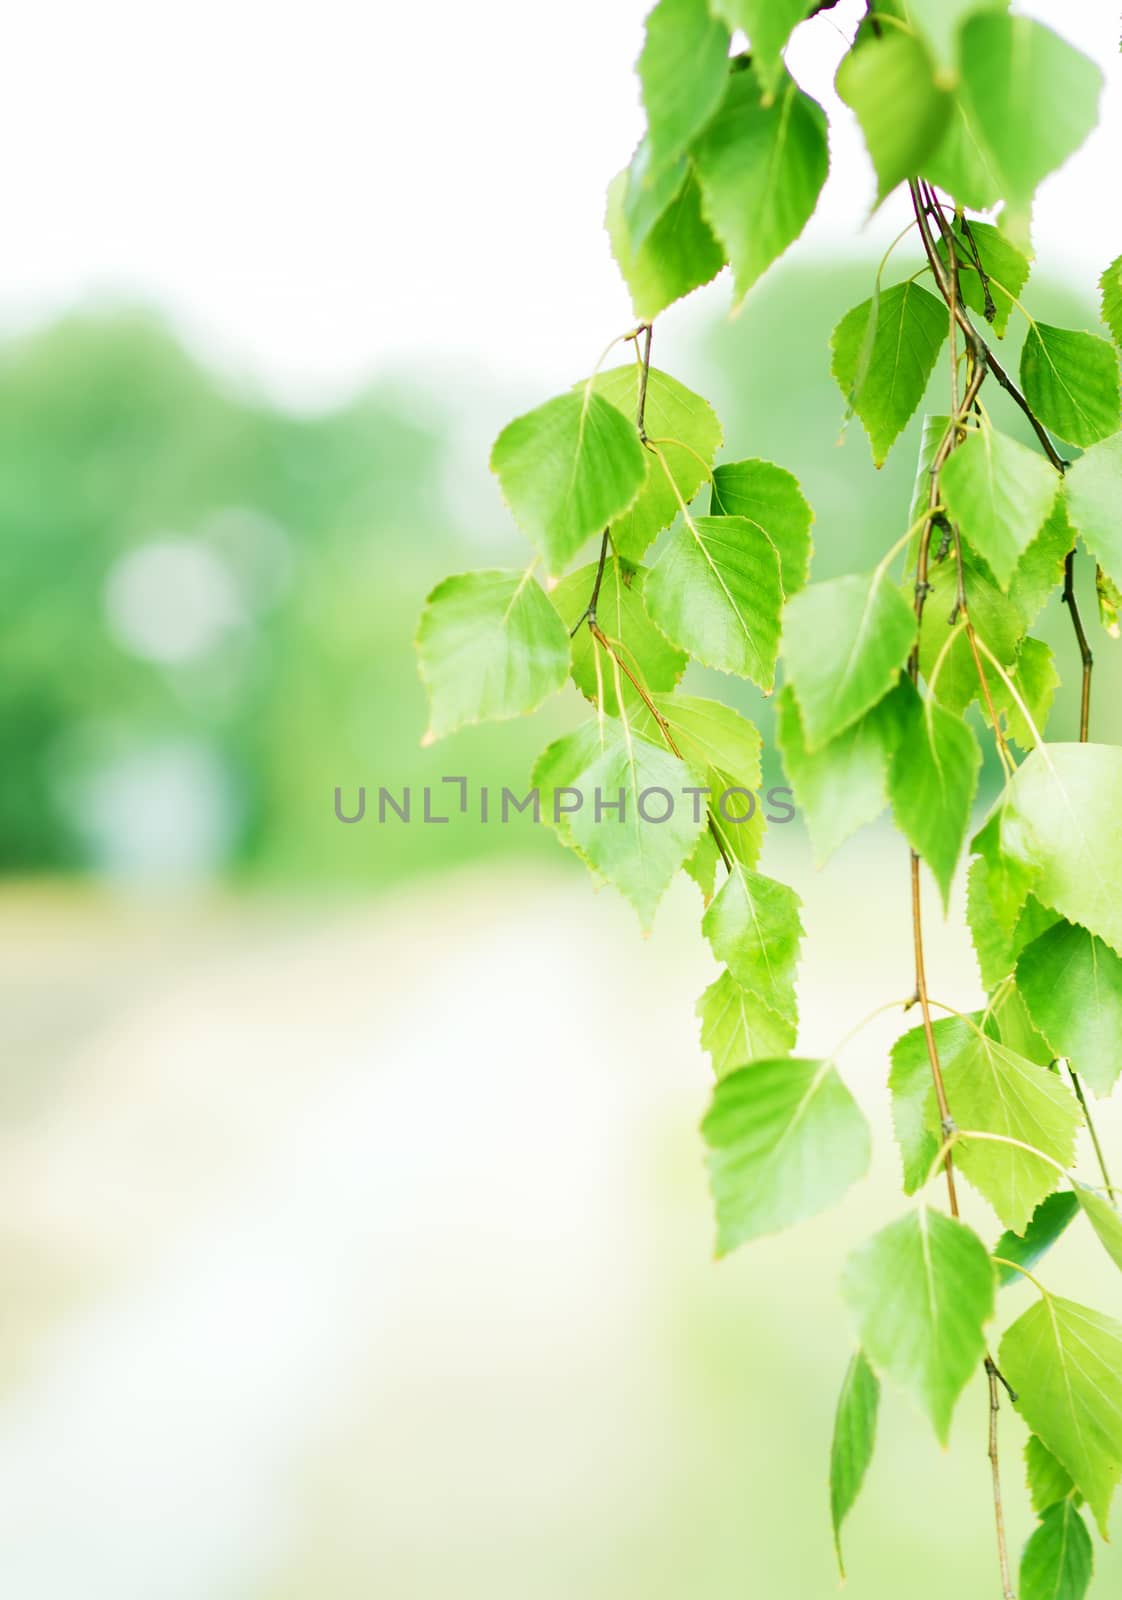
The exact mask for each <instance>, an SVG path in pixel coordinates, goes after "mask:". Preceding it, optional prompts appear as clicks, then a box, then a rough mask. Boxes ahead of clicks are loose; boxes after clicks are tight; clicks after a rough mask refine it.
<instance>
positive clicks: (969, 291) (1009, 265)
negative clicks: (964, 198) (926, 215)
mask: <svg viewBox="0 0 1122 1600" xmlns="http://www.w3.org/2000/svg"><path fill="white" fill-rule="evenodd" d="M967 230H969V231H967ZM953 232H954V236H955V244H956V249H955V257H956V259H957V261H958V292H959V294H960V295H961V296H962V301H963V304H964V305H967V306H969V307H970V309H971V311H976V312H977V313H978V315H979V316H981V317H985V318H986V320H987V322H991V323H992V324H993V331H994V332H995V333H996V334H997V336H998V338H999V339H1000V338H1002V337H1003V336H1004V334H1005V330H1006V328H1008V326H1009V318H1010V316H1011V314H1012V311H1013V302H1014V300H1016V299H1017V298H1018V296H1019V295H1020V293H1021V290H1022V289H1023V288H1024V286H1025V284H1026V283H1027V282H1028V275H1029V257H1028V256H1027V255H1026V254H1025V253H1024V251H1022V250H1018V249H1017V246H1016V245H1015V244H1014V243H1013V241H1012V240H1011V239H1009V238H1008V237H1007V236H1006V235H1005V234H1004V233H1002V231H1001V229H1000V228H995V227H994V226H993V224H992V223H990V222H969V223H963V222H959V221H956V222H955V223H954V225H953ZM937 248H938V251H939V255H940V257H941V258H942V260H943V262H944V264H945V263H946V262H947V261H949V259H950V251H949V249H948V248H947V241H946V239H940V240H939V242H938V246H937ZM979 265H980V267H981V272H979ZM982 274H985V279H986V283H988V285H989V291H990V294H989V301H988V303H987V301H986V292H985V284H983V281H982Z"/></svg>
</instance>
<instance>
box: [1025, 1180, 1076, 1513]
mask: <svg viewBox="0 0 1122 1600" xmlns="http://www.w3.org/2000/svg"><path fill="white" fill-rule="evenodd" d="M1053 1198H1055V1196H1053ZM1065 1199H1070V1200H1071V1201H1072V1202H1073V1204H1072V1209H1073V1210H1074V1211H1078V1209H1079V1207H1078V1206H1077V1205H1075V1204H1074V1200H1075V1197H1074V1195H1066V1196H1065ZM1031 1265H1032V1263H1031V1262H1026V1266H1031ZM1013 1276H1014V1277H1016V1276H1017V1274H1016V1273H1014V1274H1013ZM1025 1477H1026V1480H1027V1483H1028V1491H1029V1500H1030V1501H1031V1503H1032V1509H1033V1510H1034V1511H1035V1512H1036V1514H1037V1516H1038V1517H1039V1516H1042V1515H1043V1513H1044V1512H1045V1511H1047V1509H1048V1507H1049V1506H1054V1505H1055V1504H1056V1502H1057V1500H1065V1499H1066V1498H1067V1496H1068V1495H1069V1494H1071V1492H1072V1490H1073V1489H1074V1488H1075V1485H1074V1484H1073V1483H1072V1481H1071V1479H1070V1477H1069V1476H1068V1474H1067V1472H1066V1471H1065V1470H1064V1468H1063V1467H1061V1466H1060V1463H1059V1462H1058V1461H1057V1460H1056V1458H1055V1456H1054V1455H1053V1454H1052V1452H1051V1450H1049V1449H1048V1447H1047V1445H1045V1444H1043V1443H1042V1442H1041V1441H1040V1440H1039V1439H1038V1438H1037V1437H1036V1435H1035V1433H1030V1434H1029V1436H1028V1438H1027V1439H1026V1440H1025Z"/></svg>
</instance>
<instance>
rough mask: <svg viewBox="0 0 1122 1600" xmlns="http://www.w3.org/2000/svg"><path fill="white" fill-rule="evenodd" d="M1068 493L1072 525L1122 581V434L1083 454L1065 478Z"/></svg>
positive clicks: (1121, 581)
mask: <svg viewBox="0 0 1122 1600" xmlns="http://www.w3.org/2000/svg"><path fill="white" fill-rule="evenodd" d="M1064 496H1065V498H1066V500H1067V514H1068V517H1069V519H1070V521H1071V524H1072V527H1073V528H1074V529H1075V531H1076V532H1077V533H1078V534H1079V535H1080V536H1081V537H1082V539H1083V542H1084V544H1085V545H1086V546H1087V548H1088V550H1090V552H1091V554H1092V555H1093V556H1094V557H1095V560H1096V561H1097V562H1098V563H1099V565H1100V566H1101V567H1102V568H1103V570H1104V571H1105V572H1106V573H1107V574H1108V575H1109V576H1110V577H1111V578H1112V579H1114V581H1115V582H1116V583H1122V517H1119V514H1118V508H1119V506H1120V505H1122V434H1116V435H1115V436H1114V437H1113V438H1111V439H1103V440H1102V442H1101V443H1099V444H1093V445H1092V446H1091V448H1090V449H1089V450H1087V451H1085V452H1084V453H1083V455H1081V456H1080V458H1079V460H1078V461H1077V462H1075V464H1074V465H1073V466H1072V467H1071V468H1069V470H1068V472H1067V474H1066V476H1065V478H1064Z"/></svg>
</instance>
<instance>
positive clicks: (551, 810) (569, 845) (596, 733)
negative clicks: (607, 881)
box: [530, 722, 604, 880]
mask: <svg viewBox="0 0 1122 1600" xmlns="http://www.w3.org/2000/svg"><path fill="white" fill-rule="evenodd" d="M603 750H604V746H603V743H602V742H601V738H600V729H599V727H598V725H597V724H596V723H595V722H585V723H582V725H581V726H580V727H579V728H577V729H576V731H575V732H573V733H566V734H563V735H562V737H561V738H560V739H554V740H553V742H552V743H551V744H548V745H546V747H545V749H544V750H543V751H542V753H541V754H540V755H539V756H538V759H537V760H536V761H535V762H534V766H533V770H532V771H531V773H530V783H531V785H532V786H533V787H534V788H535V789H536V790H537V791H538V795H539V812H540V816H541V819H542V822H543V823H545V824H546V826H547V827H550V828H552V829H553V831H554V833H556V835H557V837H558V839H559V840H560V841H561V843H562V844H563V845H564V846H565V847H566V849H568V850H572V851H574V852H575V853H576V854H577V855H579V856H580V858H581V860H582V861H583V862H584V864H585V866H586V867H587V868H588V870H589V871H590V872H591V873H592V874H593V876H594V877H595V878H596V879H597V880H599V879H600V873H599V872H598V871H597V870H596V868H595V867H594V866H593V865H592V862H591V861H590V860H589V859H588V857H587V856H586V855H585V853H584V851H583V850H582V849H581V848H580V847H579V846H578V844H577V842H576V840H575V839H574V838H573V830H572V815H571V804H573V803H575V798H574V796H573V795H572V794H571V793H570V794H568V795H561V794H559V791H561V790H565V789H568V790H570V791H572V790H574V789H579V787H580V783H581V780H582V779H583V776H584V774H585V773H586V772H587V771H588V768H589V767H590V766H592V764H593V762H595V761H597V760H599V758H600V756H601V755H602V754H603ZM580 794H581V799H582V803H583V799H584V794H583V790H581V791H580Z"/></svg>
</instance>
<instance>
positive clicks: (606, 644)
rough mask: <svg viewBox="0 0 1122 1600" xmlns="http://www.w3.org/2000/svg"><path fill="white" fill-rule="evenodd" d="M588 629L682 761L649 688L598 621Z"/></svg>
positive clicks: (727, 860)
mask: <svg viewBox="0 0 1122 1600" xmlns="http://www.w3.org/2000/svg"><path fill="white" fill-rule="evenodd" d="M588 630H589V632H590V633H591V635H592V637H593V639H595V641H596V643H597V644H598V645H599V646H600V648H601V649H602V650H604V651H605V652H606V653H607V655H608V656H609V657H610V659H611V660H612V661H613V662H614V663H615V665H616V666H617V667H618V668H620V669H621V670H622V671H623V672H624V674H625V675H626V676H627V677H628V678H629V679H630V681H631V685H632V687H633V688H634V690H635V692H636V694H637V695H638V696H639V698H640V700H641V701H642V702H643V704H644V705H645V706H646V708H647V710H648V711H649V712H650V714H651V716H652V717H653V718H654V720H655V725H656V726H657V728H658V731H659V732H660V733H661V734H662V737H663V738H664V739H665V740H666V744H667V747H668V748H669V750H670V752H671V754H672V755H675V756H677V758H678V760H679V761H684V760H685V757H684V756H683V755H682V752H681V751H680V750H679V748H678V745H677V743H676V741H675V739H674V735H673V734H672V733H671V731H670V724H669V723H668V722H667V720H666V718H665V717H664V716H663V714H662V712H661V711H660V710H659V709H658V707H657V706H656V705H655V703H654V701H653V700H652V698H651V694H650V690H649V689H648V688H647V686H646V684H644V683H643V682H642V681H641V679H640V678H638V677H637V676H636V674H635V673H634V672H632V670H631V668H630V667H629V666H628V665H627V662H626V661H625V660H624V659H623V657H622V656H621V655H620V653H619V651H618V650H617V649H616V648H615V646H614V645H613V644H612V641H611V640H610V639H609V638H608V636H607V634H606V633H604V631H603V630H602V628H601V627H600V625H599V623H596V622H592V621H590V622H589V624H588ZM617 699H619V701H620V709H621V710H622V707H623V699H622V696H620V695H617ZM706 811H707V814H708V820H709V832H710V833H711V834H712V835H713V842H714V843H715V844H716V846H717V849H718V850H719V851H720V853H721V860H722V861H723V862H724V864H725V871H726V872H731V871H732V857H731V856H730V855H729V853H728V850H727V848H726V846H725V842H724V840H723V839H722V838H721V833H720V829H719V828H718V827H717V822H716V818H715V817H714V816H713V810H712V807H706Z"/></svg>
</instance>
